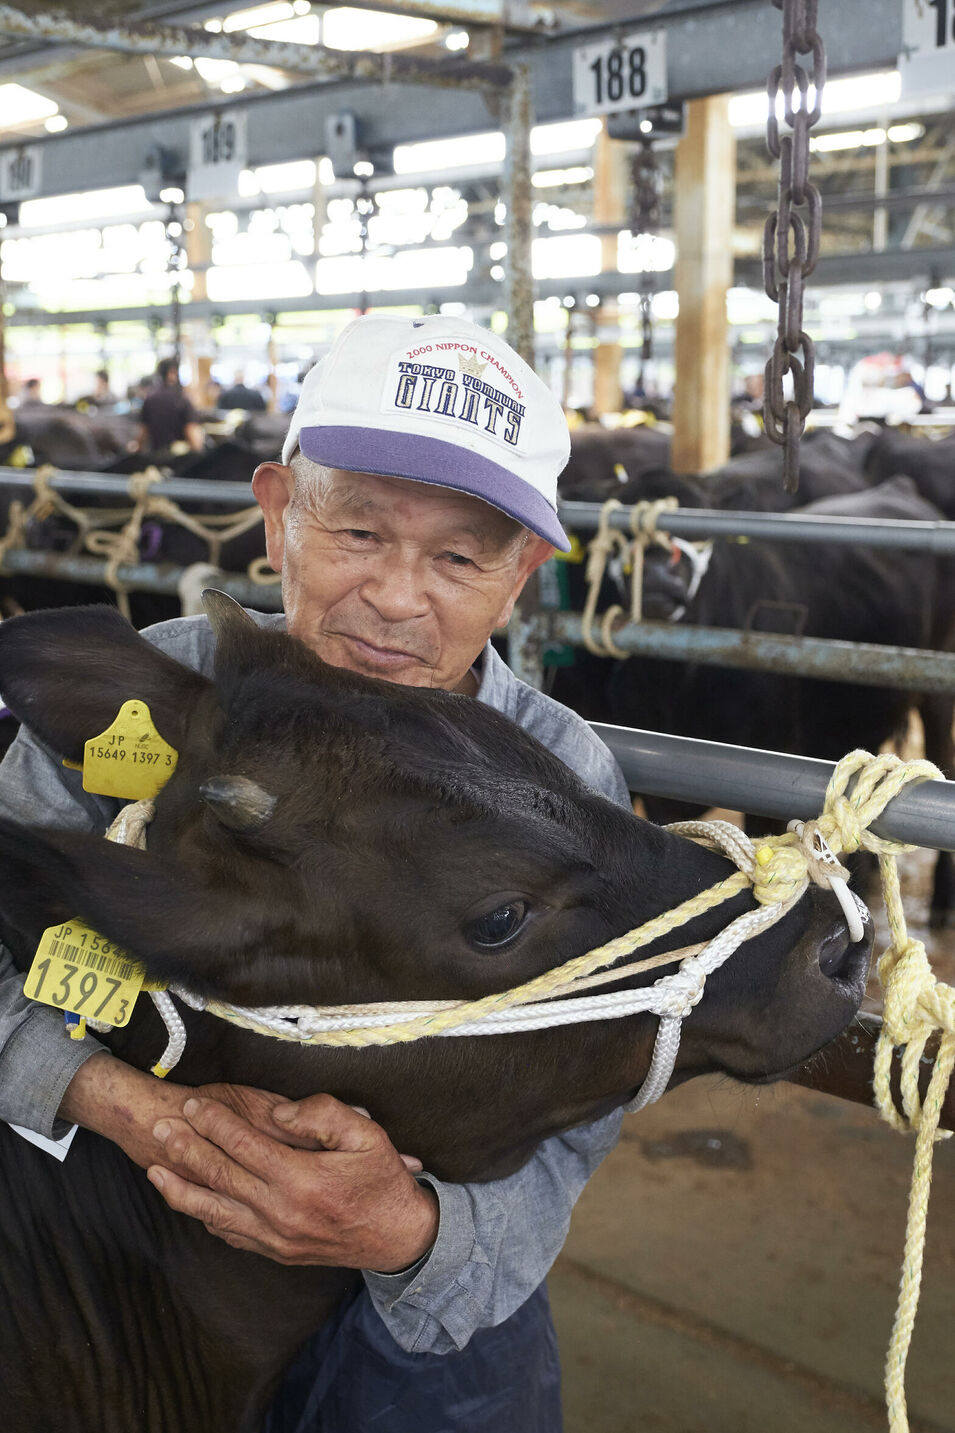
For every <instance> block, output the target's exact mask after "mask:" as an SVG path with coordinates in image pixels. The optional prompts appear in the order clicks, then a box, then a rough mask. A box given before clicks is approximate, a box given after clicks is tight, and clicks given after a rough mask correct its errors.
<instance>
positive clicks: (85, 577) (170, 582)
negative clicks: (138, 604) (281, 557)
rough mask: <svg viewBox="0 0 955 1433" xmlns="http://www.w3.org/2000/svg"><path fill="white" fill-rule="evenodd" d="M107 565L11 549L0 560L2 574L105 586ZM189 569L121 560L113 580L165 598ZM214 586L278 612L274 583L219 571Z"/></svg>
mask: <svg viewBox="0 0 955 1433" xmlns="http://www.w3.org/2000/svg"><path fill="white" fill-rule="evenodd" d="M106 566H107V564H106V563H105V562H103V561H101V560H100V559H99V558H96V557H85V556H83V555H81V554H73V553H68V552H31V551H29V550H26V549H23V548H13V549H12V550H11V551H10V552H8V553H7V554H6V556H5V557H4V559H3V567H2V572H3V573H19V574H21V575H22V576H24V577H52V578H56V579H57V580H60V581H66V582H79V583H82V584H83V585H84V586H91V587H105V586H108V585H109V584H108V583H107V582H106V581H105V573H106ZM188 571H189V569H188V568H186V567H176V566H174V565H173V564H172V563H168V562H136V563H123V564H122V565H121V566H120V567H119V568H118V570H117V573H116V578H117V581H118V582H119V583H120V584H121V585H122V586H123V587H126V588H128V589H129V590H130V591H133V590H139V591H140V592H157V593H159V594H161V595H162V596H166V597H178V596H179V584H180V582H181V581H182V579H183V577H184V576H185V575H186V573H187V572H188ZM208 585H210V586H215V587H218V588H220V589H221V591H223V592H227V593H228V595H229V596H230V597H234V598H235V600H236V602H241V603H242V605H243V607H254V608H256V610H257V611H259V612H281V610H282V589H281V587H280V586H279V584H278V583H277V582H276V583H274V584H271V583H270V584H268V585H264V586H263V585H261V584H260V583H258V582H253V581H252V579H251V577H246V576H245V575H244V574H241V573H234V572H223V573H222V574H221V575H220V576H218V577H216V578H214V579H210V582H209V584H208Z"/></svg>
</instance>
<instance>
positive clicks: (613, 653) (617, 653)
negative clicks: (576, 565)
mask: <svg viewBox="0 0 955 1433" xmlns="http://www.w3.org/2000/svg"><path fill="white" fill-rule="evenodd" d="M623 506H624V504H623V503H622V502H620V501H619V500H618V499H617V498H608V500H607V501H606V502H605V503H604V504H603V506H602V507H601V509H600V517H599V519H598V522H597V532H596V534H595V536H594V537H593V538H592V539H591V541H590V543H589V544H588V546H587V573H586V578H587V599H586V601H585V603H584V610H583V613H582V616H581V624H580V625H581V635H582V637H583V641H584V646H585V647H586V648H587V650H588V651H589V652H593V654H594V656H596V657H619V658H626V657H628V656H629V655H630V653H629V652H624V651H623V650H622V649H621V648H620V647H618V646H617V645H616V643H615V642H614V640H613V627H614V623H615V622H616V621H617V619H618V618H620V617H622V616H623V615H624V610H623V608H622V607H621V606H620V605H619V604H614V605H613V606H611V607H608V608H607V610H606V612H605V613H604V614H603V616H602V617H601V618H600V632H599V636H595V635H594V630H593V627H594V621H595V619H596V612H597V602H598V600H599V597H600V587H601V584H602V583H603V580H604V574H605V573H606V570H607V564H608V562H609V561H610V560H611V558H612V557H613V556H614V555H615V554H616V556H617V557H619V559H620V561H621V563H622V565H623V566H624V568H625V569H626V568H627V566H629V570H630V621H631V622H642V621H643V567H644V557H645V554H646V550H647V548H648V547H650V546H651V545H653V544H654V543H656V544H657V545H658V546H659V547H664V548H666V550H667V551H668V552H669V551H672V548H673V543H672V541H671V539H670V538H669V537H668V536H667V535H666V533H662V532H660V531H658V528H657V523H658V522H659V519H660V515H661V513H665V512H670V511H672V510H673V509H674V508H676V507H677V506H678V502H677V499H676V498H660V499H658V500H657V501H654V502H640V503H634V504H633V506H632V508H631V509H630V531H631V533H632V535H633V536H632V539H631V540H628V539H627V538H626V537H625V536H624V535H623V533H622V532H618V531H617V529H616V528H613V527H611V526H610V514H611V513H612V512H615V511H617V510H622V509H623Z"/></svg>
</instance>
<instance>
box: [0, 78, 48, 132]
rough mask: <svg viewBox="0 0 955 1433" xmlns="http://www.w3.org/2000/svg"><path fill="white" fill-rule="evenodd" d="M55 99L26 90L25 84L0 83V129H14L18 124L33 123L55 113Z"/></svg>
mask: <svg viewBox="0 0 955 1433" xmlns="http://www.w3.org/2000/svg"><path fill="white" fill-rule="evenodd" d="M58 109H59V106H58V105H57V104H56V102H55V100H50V99H47V98H46V96H45V95H38V94H37V92H36V90H28V89H27V88H26V86H25V85H17V84H8V85H0V129H14V128H15V127H16V126H17V125H18V124H34V123H36V122H38V121H39V120H41V119H49V118H50V116H51V115H54V114H56V113H57V111H58Z"/></svg>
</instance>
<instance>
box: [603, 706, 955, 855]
mask: <svg viewBox="0 0 955 1433" xmlns="http://www.w3.org/2000/svg"><path fill="white" fill-rule="evenodd" d="M591 726H592V728H593V730H594V731H595V732H596V734H597V735H598V736H599V737H600V739H601V741H603V742H605V743H606V745H607V746H609V748H610V750H611V751H612V752H613V754H614V756H615V757H616V759H617V761H618V762H619V764H620V767H621V770H622V771H623V774H624V776H625V777H626V781H627V785H628V786H629V788H630V790H631V791H636V792H639V793H640V795H641V796H666V797H671V798H672V799H674V800H679V801H692V802H694V803H695V804H696V805H699V806H707V807H708V806H724V807H726V808H728V809H729V810H732V811H746V812H748V813H749V814H751V815H753V816H771V817H773V818H774V819H776V820H780V821H793V820H799V821H808V820H811V819H812V818H813V817H815V816H818V815H819V812H820V811H821V810H822V807H823V800H824V798H825V794H826V787H827V786H828V784H829V778H830V777H831V776H832V773H833V769H834V763H833V762H829V761H817V760H816V759H815V758H814V757H809V756H791V755H789V754H788V753H786V752H782V751H759V750H756V749H755V748H753V747H748V746H727V745H725V744H724V743H722V742H718V741H699V740H697V739H696V738H693V737H686V736H668V735H665V734H664V733H662V732H655V731H637V730H634V729H633V728H631V727H623V726H609V725H606V724H605V723H603V722H591ZM872 830H873V831H874V832H875V834H876V835H877V836H885V837H889V838H891V839H892V840H895V841H905V842H906V843H908V844H911V845H913V846H929V847H933V848H934V849H935V850H938V851H955V781H926V782H923V783H921V784H920V785H918V786H907V787H906V788H905V789H904V791H902V792H901V793H900V794H899V795H898V796H896V797H895V798H894V799H893V800H892V801H890V802H889V805H888V806H887V807H886V808H885V811H884V812H883V814H882V815H881V816H880V817H879V819H878V821H876V822H874V823H873V826H872Z"/></svg>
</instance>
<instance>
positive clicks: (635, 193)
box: [629, 139, 663, 393]
mask: <svg viewBox="0 0 955 1433" xmlns="http://www.w3.org/2000/svg"><path fill="white" fill-rule="evenodd" d="M662 192H663V174H662V171H661V169H660V166H659V165H658V163H657V157H656V155H655V154H654V152H653V141H652V140H650V139H643V140H641V141H640V148H639V149H638V150H636V151H635V152H634V154H633V155H632V156H631V159H630V217H629V224H630V232H631V234H632V235H633V237H634V238H635V239H636V238H637V237H638V236H639V235H641V234H647V235H653V234H656V233H657V232H658V230H659V228H660V200H661V196H662ZM655 289H656V284H655V282H654V278H653V272H652V270H651V269H645V270H644V272H643V273H642V274H641V275H640V280H639V283H638V285H637V291H638V293H639V295H640V371H639V386H640V388H641V389H643V391H644V393H645V392H646V368H647V364H648V363H649V362H650V360H651V359H652V358H653V295H654V292H655Z"/></svg>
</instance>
